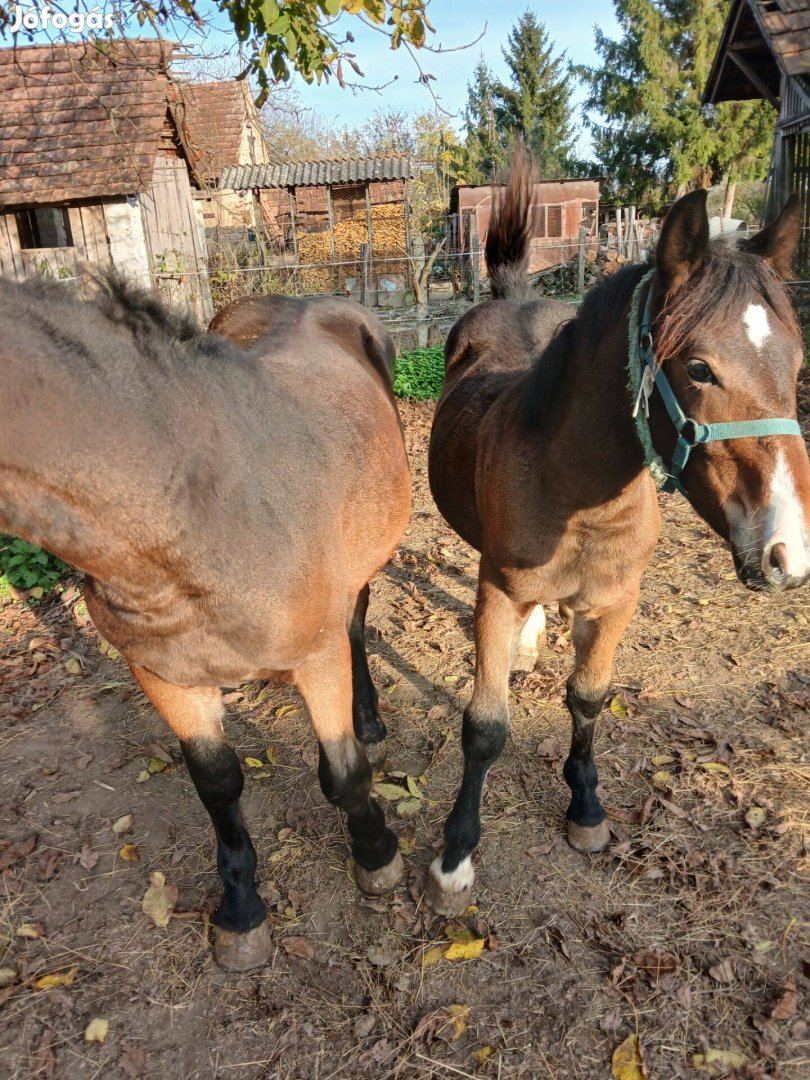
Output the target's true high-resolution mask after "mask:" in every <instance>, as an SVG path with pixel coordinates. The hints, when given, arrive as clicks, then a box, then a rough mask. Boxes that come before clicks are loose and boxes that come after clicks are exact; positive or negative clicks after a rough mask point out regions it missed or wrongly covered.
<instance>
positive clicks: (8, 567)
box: [0, 536, 69, 593]
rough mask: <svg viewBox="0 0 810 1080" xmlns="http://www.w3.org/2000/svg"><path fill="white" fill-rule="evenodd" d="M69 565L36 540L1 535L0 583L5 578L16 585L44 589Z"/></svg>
mask: <svg viewBox="0 0 810 1080" xmlns="http://www.w3.org/2000/svg"><path fill="white" fill-rule="evenodd" d="M68 569H69V567H68V565H67V563H63V562H62V560H61V559H57V557H56V556H55V555H49V554H48V552H47V551H43V550H42V548H38V547H37V546H36V544H29V543H28V541H27V540H18V539H17V538H16V537H14V536H0V571H2V573H0V585H2V584H4V583H5V582H8V584H9V585H13V586H14V588H15V589H42V591H43V592H44V593H46V592H50V590H51V589H52V588H53V587H54V585H56V583H57V582H58V581H59V579H60V578H61V577H62V575H63V574H64V573H65V571H66V570H68Z"/></svg>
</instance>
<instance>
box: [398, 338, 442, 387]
mask: <svg viewBox="0 0 810 1080" xmlns="http://www.w3.org/2000/svg"><path fill="white" fill-rule="evenodd" d="M443 382H444V347H443V346H441V345H434V346H433V347H432V348H430V349H412V350H411V351H409V352H404V353H402V354H401V355H400V356H398V357H397V359H396V362H395V363H394V393H395V394H396V396H397V397H400V398H411V399H413V400H415V401H435V399H436V398H437V397H438V396H439V394H440V393H441V389H442V383H443Z"/></svg>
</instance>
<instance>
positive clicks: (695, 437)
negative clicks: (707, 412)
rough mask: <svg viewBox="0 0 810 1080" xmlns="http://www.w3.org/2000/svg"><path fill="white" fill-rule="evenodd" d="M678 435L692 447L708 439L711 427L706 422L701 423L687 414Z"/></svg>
mask: <svg viewBox="0 0 810 1080" xmlns="http://www.w3.org/2000/svg"><path fill="white" fill-rule="evenodd" d="M678 435H679V436H680V438H681V439H683V441H684V442H685V443H686V444H687V445H688V446H689V447H690V448H691V447H693V446H699V445H700V444H701V443H704V442H707V441H708V435H709V429H708V427H707V426H706V425H705V424H699V423H698V422H697V420H693V419H692V418H691V417H690V416H687V418H686V419H685V420H684V422H683V424H682V425H681V430H680V431H679V432H678Z"/></svg>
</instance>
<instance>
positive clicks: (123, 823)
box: [112, 814, 133, 836]
mask: <svg viewBox="0 0 810 1080" xmlns="http://www.w3.org/2000/svg"><path fill="white" fill-rule="evenodd" d="M132 821H133V818H132V814H124V816H123V817H120V818H119V819H118V820H117V821H114V822H113V826H112V831H113V832H114V833H115V835H116V836H121V835H122V833H125V832H131V830H132Z"/></svg>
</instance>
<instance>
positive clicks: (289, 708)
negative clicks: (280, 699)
mask: <svg viewBox="0 0 810 1080" xmlns="http://www.w3.org/2000/svg"><path fill="white" fill-rule="evenodd" d="M297 712H299V708H298V706H297V705H282V706H281V707H280V708H278V709H276V716H277V717H278V719H279V720H281V719H282V718H283V717H285V716H293V715H294V714H295V713H297Z"/></svg>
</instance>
